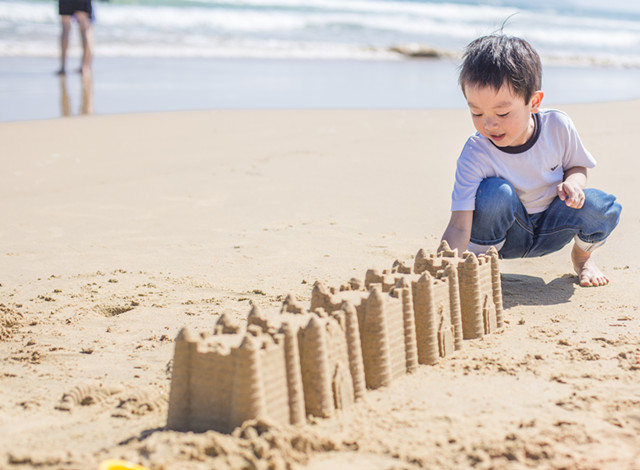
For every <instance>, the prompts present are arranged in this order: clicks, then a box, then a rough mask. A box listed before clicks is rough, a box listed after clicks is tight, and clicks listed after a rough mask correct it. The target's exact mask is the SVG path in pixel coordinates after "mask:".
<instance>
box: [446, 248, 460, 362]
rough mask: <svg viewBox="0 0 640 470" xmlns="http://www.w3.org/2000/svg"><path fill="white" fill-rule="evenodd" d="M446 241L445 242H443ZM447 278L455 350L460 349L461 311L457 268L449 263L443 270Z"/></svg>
mask: <svg viewBox="0 0 640 470" xmlns="http://www.w3.org/2000/svg"><path fill="white" fill-rule="evenodd" d="M445 243H446V242H445ZM444 273H445V275H446V276H447V279H448V280H449V281H448V282H449V308H450V309H451V324H452V325H453V336H454V344H455V348H456V351H459V350H460V349H462V347H463V344H464V341H463V338H464V336H463V332H462V312H461V310H460V285H459V279H458V269H457V268H456V267H455V266H454V265H452V264H449V265H448V266H447V267H446V268H445V271H444Z"/></svg>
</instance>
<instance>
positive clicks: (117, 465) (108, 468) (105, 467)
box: [98, 460, 149, 470]
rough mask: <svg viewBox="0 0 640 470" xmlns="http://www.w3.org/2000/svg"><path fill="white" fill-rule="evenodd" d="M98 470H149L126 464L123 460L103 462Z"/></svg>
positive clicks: (129, 463) (140, 466)
mask: <svg viewBox="0 0 640 470" xmlns="http://www.w3.org/2000/svg"><path fill="white" fill-rule="evenodd" d="M98 470H149V469H148V468H146V467H143V466H142V465H138V464H135V463H131V462H127V461H125V460H105V461H104V462H102V463H101V464H100V467H99V468H98Z"/></svg>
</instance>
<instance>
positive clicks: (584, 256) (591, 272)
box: [571, 245, 609, 287]
mask: <svg viewBox="0 0 640 470" xmlns="http://www.w3.org/2000/svg"><path fill="white" fill-rule="evenodd" d="M591 255H592V253H591V252H589V251H584V250H581V249H580V248H578V247H577V246H576V245H573V250H572V251H571V261H573V268H574V269H575V270H576V273H577V274H578V281H579V282H580V285H581V286H583V287H597V286H604V285H607V284H609V278H608V277H607V276H605V275H604V274H602V271H600V269H599V268H598V267H597V266H596V263H595V262H594V261H593V259H592V258H591Z"/></svg>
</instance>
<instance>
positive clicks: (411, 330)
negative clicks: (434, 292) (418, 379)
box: [396, 278, 418, 373]
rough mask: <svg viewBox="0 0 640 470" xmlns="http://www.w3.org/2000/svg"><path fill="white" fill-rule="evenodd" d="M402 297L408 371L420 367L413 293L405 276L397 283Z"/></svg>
mask: <svg viewBox="0 0 640 470" xmlns="http://www.w3.org/2000/svg"><path fill="white" fill-rule="evenodd" d="M396 288H397V290H399V291H400V297H401V299H402V315H403V322H404V347H405V358H406V364H407V372H408V373H411V372H413V371H415V370H416V369H417V368H418V344H417V340H416V323H415V315H414V311H413V294H412V293H411V287H410V286H409V285H408V282H407V281H406V279H405V278H400V280H399V281H398V282H397V284H396Z"/></svg>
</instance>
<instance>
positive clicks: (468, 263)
mask: <svg viewBox="0 0 640 470" xmlns="http://www.w3.org/2000/svg"><path fill="white" fill-rule="evenodd" d="M479 269H480V266H479V263H478V258H476V255H474V254H473V253H467V254H466V258H465V260H464V262H463V263H462V274H461V276H460V306H461V310H462V332H463V336H464V339H474V338H480V337H482V336H483V335H484V318H483V315H482V310H483V305H482V298H481V292H480V275H479Z"/></svg>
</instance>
